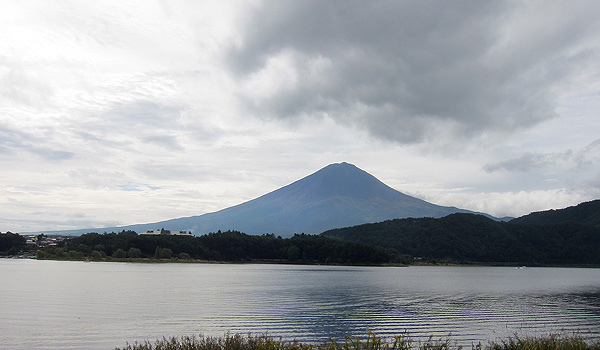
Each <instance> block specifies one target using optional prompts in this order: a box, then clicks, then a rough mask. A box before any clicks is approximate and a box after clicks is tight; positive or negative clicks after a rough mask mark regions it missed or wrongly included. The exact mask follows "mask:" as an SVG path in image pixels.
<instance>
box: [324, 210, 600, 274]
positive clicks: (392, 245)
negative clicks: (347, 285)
mask: <svg viewBox="0 0 600 350" xmlns="http://www.w3.org/2000/svg"><path fill="white" fill-rule="evenodd" d="M323 235H324V236H326V237H330V238H336V239H342V240H345V241H350V242H359V243H363V244H371V245H375V246H380V247H387V248H388V249H393V250H394V251H395V253H396V254H406V255H410V256H412V257H421V258H423V259H429V260H434V261H447V262H457V263H476V262H479V263H520V264H527V265H535V264H549V265H550V264H552V265H566V264H600V228H599V227H595V226H589V225H586V224H582V223H579V222H575V221H565V222H560V223H555V224H519V223H518V222H514V223H513V222H498V221H494V220H491V219H489V218H486V217H484V216H482V215H473V214H452V215H448V216H446V217H444V218H440V219H433V218H420V219H396V220H388V221H384V222H380V223H376V224H366V225H359V226H354V227H349V228H343V229H335V230H330V231H326V232H324V233H323Z"/></svg>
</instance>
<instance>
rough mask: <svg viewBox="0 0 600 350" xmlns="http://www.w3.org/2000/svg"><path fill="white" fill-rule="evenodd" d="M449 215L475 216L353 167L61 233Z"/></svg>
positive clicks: (262, 228) (275, 229) (318, 226)
mask: <svg viewBox="0 0 600 350" xmlns="http://www.w3.org/2000/svg"><path fill="white" fill-rule="evenodd" d="M453 213H473V212H471V211H468V210H463V209H459V208H455V207H444V206H439V205H435V204H432V203H429V202H426V201H424V200H421V199H418V198H415V197H411V196H408V195H405V194H403V193H401V192H399V191H397V190H395V189H393V188H391V187H389V186H387V185H386V184H384V183H383V182H381V181H379V180H378V179H377V178H375V177H374V176H373V175H371V174H369V173H367V172H365V171H364V170H361V169H359V168H357V167H356V166H354V165H352V164H348V163H336V164H330V165H328V166H326V167H324V168H322V169H321V170H319V171H317V172H315V173H313V174H311V175H308V176H306V177H305V178H302V179H300V180H298V181H296V182H293V183H291V184H289V185H287V186H284V187H282V188H280V189H278V190H275V191H273V192H270V193H267V194H265V195H263V196H261V197H258V198H256V199H253V200H250V201H248V202H244V203H242V204H239V205H236V206H233V207H229V208H226V209H223V210H220V211H217V212H214V213H208V214H204V215H199V216H192V217H184V218H178V219H172V220H167V221H161V222H155V223H149V224H139V225H129V226H122V227H107V228H101V229H87V230H74V231H69V232H63V233H70V234H81V233H86V232H92V231H94V232H111V231H115V232H119V231H121V230H133V231H136V232H144V231H146V230H156V229H161V228H164V229H167V230H186V231H192V233H194V234H195V235H202V234H206V233H209V232H217V231H218V230H221V231H226V230H237V231H241V232H244V233H248V234H264V233H273V234H275V235H281V236H282V237H289V236H291V235H293V234H294V233H307V234H317V233H321V232H323V231H326V230H329V229H333V228H340V227H347V226H354V225H360V224H365V223H374V222H379V221H384V220H388V219H396V218H409V217H413V218H419V217H434V218H439V217H443V216H446V215H449V214H453ZM488 216H489V215H488Z"/></svg>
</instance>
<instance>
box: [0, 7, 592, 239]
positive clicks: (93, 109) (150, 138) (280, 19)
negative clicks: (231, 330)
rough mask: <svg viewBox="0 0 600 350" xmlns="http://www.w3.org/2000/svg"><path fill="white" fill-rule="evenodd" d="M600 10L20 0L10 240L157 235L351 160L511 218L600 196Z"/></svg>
mask: <svg viewBox="0 0 600 350" xmlns="http://www.w3.org/2000/svg"><path fill="white" fill-rule="evenodd" d="M599 111H600V2H598V1H596V0H591V1H567V0H565V1H535V0H533V1H530V0H528V1H478V0H477V1H452V2H448V1H423V0H419V1H346V0H344V1H280V0H277V1H248V0H242V1H196V0H190V1H184V0H182V1H150V0H140V1H109V0H103V1H83V0H73V1H69V0H41V1H34V0H27V1H23V0H14V1H13V0H3V1H2V2H1V3H0V167H1V172H0V180H1V181H0V209H1V210H0V231H2V232H4V231H7V230H10V231H13V232H26V231H38V230H51V229H52V230H53V229H71V228H88V227H105V226H112V225H125V224H134V223H146V222H153V221H159V220H164V219H171V218H176V217H183V216H191V215H199V214H203V213H207V212H211V211H216V210H219V209H223V208H226V207H229V206H232V205H235V204H239V203H241V202H244V201H247V200H250V199H252V198H255V197H257V196H260V195H262V194H265V193H267V192H270V191H272V190H275V189H277V188H279V187H281V186H284V185H286V184H288V183H290V182H293V181H295V180H297V179H299V178H302V177H304V176H306V175H308V174H310V173H312V172H314V171H316V170H318V169H320V168H322V167H324V166H326V165H327V164H330V163H337V162H342V161H345V162H349V163H353V164H355V165H356V166H358V167H359V168H361V169H363V170H365V171H368V172H369V173H371V174H373V175H374V176H376V177H377V178H379V179H380V180H382V181H384V182H385V183H387V184H388V185H390V186H392V187H393V188H395V189H397V190H399V191H402V192H404V193H406V194H409V195H413V196H417V197H419V198H422V199H425V200H427V201H430V202H433V203H435V204H441V205H453V206H458V207H462V208H465V209H471V210H477V211H483V212H487V213H490V214H492V215H496V216H505V215H510V216H520V215H524V214H527V213H529V212H531V211H538V210H546V209H550V208H562V207H566V206H570V205H575V204H578V203H580V202H582V201H586V200H591V199H596V198H600V132H599V131H600V115H599Z"/></svg>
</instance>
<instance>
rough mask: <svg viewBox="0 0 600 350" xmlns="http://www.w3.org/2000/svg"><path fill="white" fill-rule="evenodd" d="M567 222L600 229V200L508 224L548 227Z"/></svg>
mask: <svg viewBox="0 0 600 350" xmlns="http://www.w3.org/2000/svg"><path fill="white" fill-rule="evenodd" d="M568 221H573V222H577V223H580V224H583V225H588V226H596V227H600V199H596V200H593V201H590V202H584V203H580V204H578V205H576V206H572V207H568V208H564V209H557V210H554V209H553V210H546V211H539V212H535V213H531V214H528V215H525V216H521V217H519V218H516V219H513V220H511V221H510V222H511V223H513V224H526V225H531V224H535V225H550V224H558V223H561V222H568Z"/></svg>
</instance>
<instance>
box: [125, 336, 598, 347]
mask: <svg viewBox="0 0 600 350" xmlns="http://www.w3.org/2000/svg"><path fill="white" fill-rule="evenodd" d="M472 348H473V349H476V350H482V349H485V350H600V342H599V341H596V342H588V341H586V340H584V339H583V338H582V337H580V336H578V335H571V336H568V335H548V336H541V337H520V336H518V335H515V336H514V337H510V338H508V339H505V340H501V341H499V342H492V343H489V344H487V345H485V346H483V345H481V344H478V345H473V346H472ZM412 349H418V350H455V349H456V350H459V349H462V347H461V346H458V345H453V344H452V342H451V341H450V339H438V340H434V339H433V338H432V337H430V338H429V339H428V340H427V341H416V342H415V341H413V340H412V339H411V338H410V337H409V336H407V335H399V336H395V337H392V338H381V337H378V336H377V335H375V334H374V333H369V334H368V336H367V337H366V338H365V339H360V338H359V337H348V338H346V340H345V341H344V342H343V343H342V342H337V341H336V340H335V339H331V340H329V341H328V342H325V343H322V344H318V345H314V344H305V343H300V342H297V341H284V340H281V339H279V340H277V339H275V338H273V337H270V336H267V335H251V334H250V335H247V336H243V335H240V334H234V335H230V334H226V335H225V336H224V337H205V336H199V337H197V336H181V337H171V338H163V339H160V340H156V341H155V342H150V341H147V340H146V341H144V342H141V343H138V342H135V343H134V344H133V345H130V344H127V345H126V346H125V347H123V348H116V349H115V350H412Z"/></svg>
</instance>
